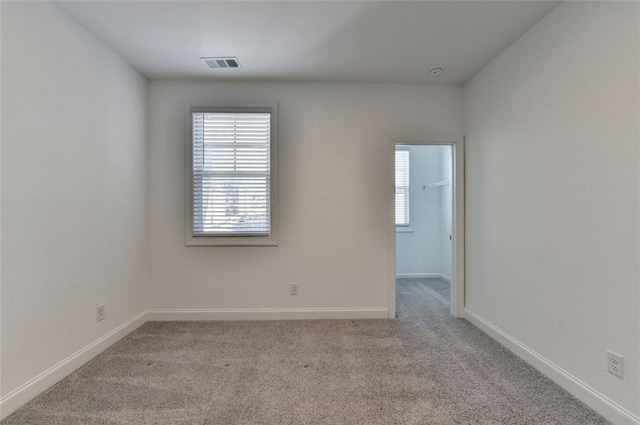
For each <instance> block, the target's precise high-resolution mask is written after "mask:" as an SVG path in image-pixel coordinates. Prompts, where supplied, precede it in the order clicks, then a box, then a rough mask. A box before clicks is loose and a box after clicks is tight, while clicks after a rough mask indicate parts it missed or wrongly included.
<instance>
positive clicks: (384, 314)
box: [147, 307, 389, 321]
mask: <svg viewBox="0 0 640 425" xmlns="http://www.w3.org/2000/svg"><path fill="white" fill-rule="evenodd" d="M388 318H389V311H388V309H387V308H386V307H368V308H226V309H217V308H216V309H187V310H175V309H154V310H148V315H147V320H148V321H187V320H309V319H388Z"/></svg>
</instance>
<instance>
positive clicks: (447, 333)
mask: <svg viewBox="0 0 640 425" xmlns="http://www.w3.org/2000/svg"><path fill="white" fill-rule="evenodd" d="M448 291H449V289H448V284H446V283H445V282H443V281H441V280H438V279H422V280H418V279H401V280H399V285H398V315H399V318H398V320H394V321H391V320H369V321H366V320H357V321H353V320H334V321H279V322H266V321H265V322H164V323H163V322H152V323H147V324H146V325H144V326H143V327H141V328H140V329H138V330H137V331H136V332H134V333H133V334H131V335H130V336H129V337H127V338H125V339H124V340H122V341H121V342H119V343H118V344H116V345H114V346H113V347H112V348H110V349H109V350H107V351H106V352H104V353H103V354H101V355H100V356H98V357H97V358H96V359H94V360H93V361H91V362H90V363H88V364H87V365H86V366H85V367H83V368H82V369H80V370H79V371H77V372H75V373H74V374H72V375H71V376H69V377H67V378H66V379H64V380H63V381H62V382H60V383H59V384H58V385H56V386H54V387H53V388H52V389H50V390H49V391H47V392H45V393H44V394H42V395H41V396H39V397H37V398H36V399H34V400H33V401H32V402H30V403H29V404H27V405H26V406H25V407H23V408H22V409H20V410H18V411H17V412H16V413H14V414H13V415H11V416H10V417H8V418H7V419H5V420H4V421H3V422H2V424H3V425H25V424H30V425H56V424H103V425H107V424H110V425H115V424H154V425H164V424H197V425H208V424H256V425H257V424H260V425H262V424H274V425H276V424H277V425H280V424H345V425H356V424H367V425H374V424H429V425H440V424H486V425H489V424H492V425H493V424H518V425H524V424H535V425H540V424H562V425H571V424H576V425H577V424H580V425H585V424H606V423H607V422H606V421H605V420H604V419H602V418H601V417H600V416H598V415H597V414H596V413H594V412H593V411H591V410H590V409H589V408H587V407H586V406H584V405H583V404H581V403H580V402H579V401H577V400H576V399H574V398H573V397H571V396H570V395H569V394H567V393H566V392H565V391H564V390H562V389H561V388H560V387H558V386H556V385H555V384H553V383H552V382H551V381H549V380H548V379H547V378H545V377H544V376H542V375H541V374H540V373H538V372H537V371H535V370H534V369H532V368H531V367H529V366H527V365H526V364H525V363H524V362H522V361H521V360H519V359H518V358H517V357H515V356H514V355H512V354H511V353H510V352H509V351H507V350H506V349H504V348H502V347H501V346H500V345H499V344H498V343H496V342H494V341H493V340H491V339H490V338H489V337H487V336H486V335H484V334H483V333H482V332H480V331H479V330H477V329H476V328H474V327H473V326H472V325H471V324H469V323H467V322H466V321H462V320H457V319H454V318H452V317H451V316H449V313H448V308H449V307H448V297H449V292H448Z"/></svg>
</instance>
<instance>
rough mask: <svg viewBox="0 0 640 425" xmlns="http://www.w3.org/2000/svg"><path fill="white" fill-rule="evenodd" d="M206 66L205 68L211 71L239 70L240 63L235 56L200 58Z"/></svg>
mask: <svg viewBox="0 0 640 425" xmlns="http://www.w3.org/2000/svg"><path fill="white" fill-rule="evenodd" d="M200 59H202V60H203V61H204V63H206V64H207V66H208V67H209V68H211V69H230V68H231V69H233V68H240V62H239V61H238V58H237V57H235V56H224V57H210V58H209V57H203V58H200Z"/></svg>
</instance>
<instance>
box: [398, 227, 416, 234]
mask: <svg viewBox="0 0 640 425" xmlns="http://www.w3.org/2000/svg"><path fill="white" fill-rule="evenodd" d="M413 232H414V230H413V229H412V228H411V227H396V233H413Z"/></svg>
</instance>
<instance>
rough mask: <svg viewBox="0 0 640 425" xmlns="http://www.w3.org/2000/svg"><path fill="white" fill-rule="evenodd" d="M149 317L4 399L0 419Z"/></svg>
mask: <svg viewBox="0 0 640 425" xmlns="http://www.w3.org/2000/svg"><path fill="white" fill-rule="evenodd" d="M146 314H147V312H146V311H143V312H142V313H140V314H138V315H137V316H135V317H134V318H132V319H131V320H129V321H127V322H126V323H123V324H122V325H120V326H118V327H117V328H115V329H114V330H112V331H111V332H109V333H108V334H106V335H104V336H103V337H101V338H99V339H97V340H95V341H94V342H92V343H91V344H89V345H87V346H86V347H84V348H83V349H81V350H79V351H77V352H75V353H74V354H72V355H70V356H69V357H67V358H66V359H64V360H62V361H61V362H60V363H58V364H56V365H54V366H52V367H50V368H49V369H47V370H46V371H44V372H42V373H41V374H40V375H38V376H36V377H35V378H33V379H31V380H30V381H29V382H26V383H25V384H23V385H21V386H20V387H18V388H16V389H15V390H13V391H11V392H10V393H9V394H7V395H5V396H4V397H2V398H1V399H0V420H2V419H4V418H6V417H7V416H9V415H10V414H12V413H13V412H15V411H16V410H18V409H19V408H20V407H21V406H23V405H24V404H26V403H27V402H28V401H30V400H31V399H33V398H34V397H36V396H37V395H38V394H40V393H42V392H43V391H45V390H47V389H49V388H50V387H52V386H53V385H54V384H57V383H58V382H59V381H61V380H62V379H63V378H65V377H67V376H68V375H69V374H71V373H72V372H73V371H75V370H77V369H79V368H80V367H82V366H83V365H84V364H85V363H87V362H88V361H89V360H91V359H93V358H94V357H96V356H97V355H98V354H100V353H102V352H103V351H104V350H106V349H107V348H109V347H110V346H112V345H113V344H115V343H116V342H118V341H119V340H121V339H122V338H124V337H125V336H127V335H129V334H130V333H131V332H133V331H134V330H136V329H137V328H138V327H140V326H141V325H143V324H144V323H145V322H146V321H147V319H146Z"/></svg>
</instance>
